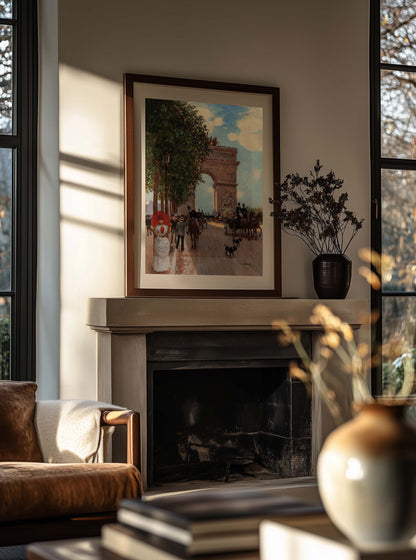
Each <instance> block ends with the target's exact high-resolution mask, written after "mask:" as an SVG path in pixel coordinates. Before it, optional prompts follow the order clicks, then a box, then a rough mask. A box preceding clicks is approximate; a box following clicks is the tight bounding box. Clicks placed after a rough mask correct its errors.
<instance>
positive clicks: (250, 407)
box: [153, 367, 311, 483]
mask: <svg viewBox="0 0 416 560" xmlns="http://www.w3.org/2000/svg"><path fill="white" fill-rule="evenodd" d="M153 391H154V408H153V465H154V466H153V474H154V482H155V483H163V482H172V481H178V480H181V481H184V480H223V481H226V482H228V481H229V480H230V479H232V480H236V479H241V478H245V477H256V478H264V479H267V478H276V476H280V477H285V476H296V475H298V476H306V475H308V474H310V443H311V440H310V436H311V426H310V401H309V397H308V395H307V393H306V391H305V388H304V386H303V384H301V383H298V382H295V383H294V382H293V380H291V379H290V378H289V375H288V368H287V367H256V368H216V369H203V370H201V369H199V370H194V369H190V370H179V371H178V370H176V369H175V370H174V371H172V370H159V371H156V372H154V374H153ZM294 411H295V414H293V412H294Z"/></svg>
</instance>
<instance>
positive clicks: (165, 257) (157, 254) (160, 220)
mask: <svg viewBox="0 0 416 560" xmlns="http://www.w3.org/2000/svg"><path fill="white" fill-rule="evenodd" d="M152 226H153V227H152V231H153V235H154V243H153V263H152V268H153V270H154V271H155V272H167V271H168V270H169V269H170V259H169V251H170V242H169V226H170V220H169V216H168V215H167V214H164V213H163V212H157V213H156V214H153V216H152Z"/></svg>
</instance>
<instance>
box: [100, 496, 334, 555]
mask: <svg viewBox="0 0 416 560" xmlns="http://www.w3.org/2000/svg"><path fill="white" fill-rule="evenodd" d="M323 514H324V510H323V508H322V506H321V505H316V504H314V503H307V502H304V501H302V500H300V499H298V498H296V497H292V496H287V495H284V494H283V493H282V491H280V492H274V491H272V490H270V489H266V488H265V489H259V490H237V491H229V490H225V491H224V490H222V491H214V490H202V491H194V492H187V493H180V494H176V495H172V494H171V495H168V494H167V495H164V496H159V497H156V498H153V499H143V500H134V499H131V500H123V501H122V502H121V504H120V508H119V510H118V512H117V520H118V523H116V524H110V525H105V526H104V527H103V529H102V546H103V547H104V548H105V549H107V550H110V551H112V552H114V553H116V554H118V555H119V556H120V557H122V558H126V559H131V560H138V559H140V558H146V560H177V559H178V558H187V557H192V556H197V555H201V554H203V555H210V554H215V555H218V554H223V557H224V558H229V557H230V556H229V554H232V553H237V552H238V553H239V554H238V558H241V559H243V558H247V560H248V559H251V558H257V557H258V556H257V555H258V548H259V525H260V522H261V521H262V520H264V519H274V520H285V519H290V518H293V517H294V516H296V517H297V518H298V521H299V520H300V518H302V517H304V518H307V519H310V516H311V515H314V516H320V515H323ZM250 551H254V553H253V552H252V553H250ZM241 553H243V554H241ZM215 558H216V560H219V559H220V558H221V556H215Z"/></svg>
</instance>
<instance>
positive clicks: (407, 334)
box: [382, 296, 416, 394]
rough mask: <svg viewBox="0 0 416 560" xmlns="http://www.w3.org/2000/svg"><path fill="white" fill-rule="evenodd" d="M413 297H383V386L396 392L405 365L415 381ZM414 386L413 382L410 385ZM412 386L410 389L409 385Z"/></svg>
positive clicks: (415, 307) (415, 315)
mask: <svg viewBox="0 0 416 560" xmlns="http://www.w3.org/2000/svg"><path fill="white" fill-rule="evenodd" d="M415 326H416V298H415V297H411V296H410V297H388V296H385V297H383V323H382V329H383V338H382V342H383V389H384V391H387V390H388V387H390V389H392V393H393V394H396V393H397V391H398V390H400V388H401V387H402V385H403V381H404V373H405V368H409V369H408V370H407V371H409V373H410V374H411V381H412V382H414V372H415V364H416V337H415V333H416V331H415ZM412 387H413V385H412ZM412 387H411V388H412Z"/></svg>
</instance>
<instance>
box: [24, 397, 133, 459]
mask: <svg viewBox="0 0 416 560" xmlns="http://www.w3.org/2000/svg"><path fill="white" fill-rule="evenodd" d="M103 410H123V408H122V407H119V406H115V405H111V404H108V403H102V402H97V401H84V400H53V401H38V402H37V403H36V413H35V427H36V430H37V433H38V438H39V445H40V448H41V451H42V455H43V460H44V461H45V462H46V463H101V462H103V461H105V460H107V458H108V457H107V455H108V444H109V438H110V434H111V433H112V432H113V430H114V428H113V427H110V426H106V427H102V426H100V420H101V412H102V411H103Z"/></svg>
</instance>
